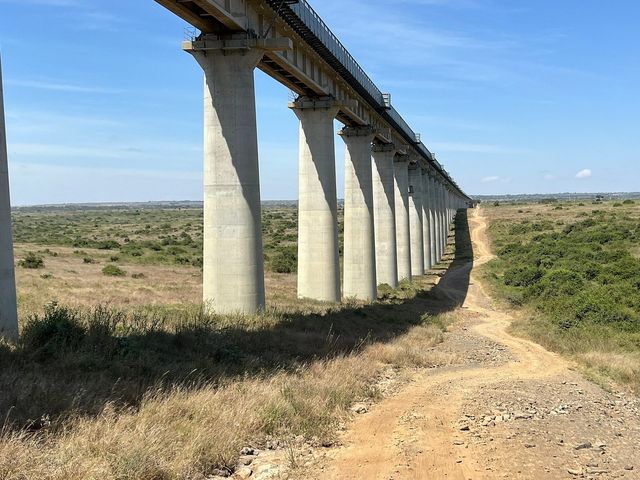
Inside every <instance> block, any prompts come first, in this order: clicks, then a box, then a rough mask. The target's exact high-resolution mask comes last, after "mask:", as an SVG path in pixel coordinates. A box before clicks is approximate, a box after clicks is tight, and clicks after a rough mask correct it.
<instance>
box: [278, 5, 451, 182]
mask: <svg viewBox="0 0 640 480" xmlns="http://www.w3.org/2000/svg"><path fill="white" fill-rule="evenodd" d="M266 1H267V3H268V4H269V5H271V7H272V8H273V9H274V10H275V11H276V12H277V13H278V14H279V15H280V16H281V17H282V18H283V19H284V20H285V21H286V22H287V24H288V25H289V26H290V27H292V28H293V29H294V30H295V31H296V33H298V34H299V35H300V36H301V37H302V38H303V39H304V40H305V41H307V42H308V43H309V45H310V46H311V47H312V48H313V49H314V50H315V51H316V52H317V53H318V54H320V56H322V57H323V58H324V60H325V61H327V63H329V64H330V65H331V66H332V67H333V68H335V69H336V71H337V72H338V73H340V74H341V75H342V77H343V78H345V80H346V81H347V82H348V83H349V84H350V85H351V86H352V87H353V88H354V89H355V90H356V91H358V93H359V94H360V95H362V97H363V98H365V99H366V100H367V101H368V102H369V103H370V104H371V106H372V107H374V108H375V109H376V110H377V111H378V112H379V113H380V115H381V116H382V117H384V118H385V119H386V120H387V121H388V122H389V123H390V124H392V125H393V126H394V127H395V128H396V130H398V132H399V133H400V134H401V135H402V136H403V137H404V139H405V140H406V141H407V142H408V143H409V144H411V145H413V146H414V148H416V150H418V152H420V154H421V155H422V156H423V157H424V158H425V159H426V160H427V161H429V162H430V163H431V164H432V165H433V166H434V167H435V168H436V169H437V170H438V171H439V172H440V173H441V174H442V175H444V176H445V178H447V180H448V181H449V182H450V183H451V184H452V185H453V186H454V187H455V188H456V189H458V190H460V188H459V187H458V185H457V184H456V183H455V182H454V181H453V179H452V178H451V177H450V176H449V175H448V173H447V172H446V171H445V170H444V169H443V168H442V166H441V165H440V164H439V163H438V162H437V161H436V160H435V157H434V156H433V155H432V153H431V152H430V151H429V150H428V149H427V147H426V146H425V145H424V144H423V143H421V142H420V140H419V136H418V135H416V133H415V132H414V131H413V130H412V129H411V127H409V124H408V123H407V122H406V121H405V120H404V119H403V118H402V116H401V115H400V114H399V113H398V111H397V110H396V109H395V108H394V107H393V106H391V105H390V101H389V97H388V96H386V95H385V94H383V93H382V92H381V91H380V89H378V87H377V86H376V84H375V83H374V82H373V80H371V78H369V76H368V75H367V74H366V72H365V71H364V70H363V68H362V67H361V66H360V65H359V64H358V62H356V60H355V59H354V58H353V56H352V55H351V54H350V53H349V51H348V50H347V49H346V48H345V46H344V45H342V43H341V42H340V40H338V37H336V36H335V34H334V33H333V32H332V31H331V29H330V28H329V27H328V26H327V24H326V23H324V21H323V20H322V18H320V15H318V14H317V13H316V11H315V10H314V9H313V7H311V5H309V3H308V2H307V1H306V0H298V1H296V0H266Z"/></svg>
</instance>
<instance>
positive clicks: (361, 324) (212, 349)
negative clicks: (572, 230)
mask: <svg viewBox="0 0 640 480" xmlns="http://www.w3.org/2000/svg"><path fill="white" fill-rule="evenodd" d="M454 247H455V248H454ZM472 260H473V251H472V246H471V237H470V232H469V226H468V222H467V211H466V210H460V211H459V212H458V215H457V217H456V228H455V234H452V235H451V236H450V238H449V248H448V250H447V254H446V255H445V257H444V259H443V262H442V263H441V264H440V265H437V266H436V267H435V268H434V270H433V272H432V273H434V274H436V275H439V276H441V277H442V278H441V281H440V283H439V284H438V285H437V286H435V287H433V277H429V276H425V277H423V278H422V279H417V280H416V282H415V284H417V285H418V287H420V288H416V285H415V284H414V285H413V286H410V287H409V288H405V291H404V292H395V294H392V295H390V296H389V297H388V298H383V299H381V301H379V302H376V303H374V304H369V305H361V306H358V305H353V306H342V307H339V308H335V309H333V310H329V311H327V312H324V313H322V314H319V313H318V314H302V313H290V312H284V313H277V312H276V313H265V314H264V315H262V316H261V317H259V318H258V319H257V320H256V321H255V322H254V323H250V322H249V323H247V324H246V326H243V327H241V328H240V327H237V326H231V327H224V326H220V325H219V324H217V323H216V318H215V317H213V318H209V319H207V321H206V322H204V324H202V323H199V322H198V321H197V320H198V319H191V320H190V321H185V322H183V323H181V324H179V325H177V326H176V325H174V326H172V327H171V328H170V329H162V328H159V327H158V326H157V325H156V326H153V325H149V324H148V322H147V323H145V326H144V327H139V326H138V327H136V324H135V319H134V320H131V319H129V320H128V321H127V322H124V321H121V320H122V318H121V317H118V316H117V315H116V316H115V317H110V316H109V315H107V318H106V320H105V319H102V320H101V321H99V322H96V321H95V319H94V321H93V323H92V320H91V319H88V320H87V319H84V320H83V325H84V327H83V328H84V330H82V329H78V328H77V325H74V323H73V322H64V321H62V322H57V323H56V322H53V323H52V324H51V325H44V326H42V331H39V332H36V333H37V334H39V335H40V336H41V337H42V338H40V339H39V340H38V341H33V339H31V340H32V341H31V342H26V341H25V342H24V344H23V345H22V346H20V347H19V348H16V349H13V350H10V349H8V348H7V347H6V346H4V347H3V346H1V345H0V416H2V418H3V419H4V418H8V419H9V421H8V424H11V425H12V426H14V427H23V426H25V425H31V428H33V429H37V428H40V426H42V425H43V424H46V418H47V417H51V418H56V417H59V416H67V415H72V414H73V415H78V414H80V415H94V414H97V413H99V412H101V411H102V410H103V408H104V407H105V405H106V404H107V403H111V404H115V405H121V406H133V407H135V406H136V405H138V404H139V403H140V402H141V400H142V399H143V398H144V395H145V394H146V393H147V392H148V391H149V390H150V389H154V390H155V391H157V390H169V389H171V388H173V387H174V386H175V385H192V386H194V387H195V386H197V385H199V384H201V382H208V383H215V384H217V383H224V382H227V381H229V380H230V379H233V378H238V377H245V376H252V377H255V376H257V377H261V376H262V377H267V376H269V375H272V374H273V373H274V372H277V371H283V370H284V371H293V370H295V369H297V368H299V367H300V366H301V365H303V364H308V363H310V362H314V361H319V360H330V359H331V358H335V357H338V356H341V355H346V354H350V353H352V352H355V351H358V350H359V349H361V348H362V347H363V346H364V345H367V344H370V343H374V342H389V341H391V340H392V339H394V338H395V337H397V336H399V335H402V334H404V333H405V332H407V331H408V330H409V329H411V328H412V327H414V326H416V325H420V324H423V323H424V321H425V320H424V318H423V317H424V314H425V313H429V314H431V315H437V314H441V313H445V312H448V311H451V310H453V309H455V308H456V307H458V306H460V305H461V304H462V303H463V302H464V299H465V297H466V294H467V289H468V286H469V275H470V271H471V265H472ZM407 290H408V291H409V293H407ZM403 295H404V296H405V297H408V298H403ZM199 320H202V318H200V319H199ZM43 418H44V420H43Z"/></svg>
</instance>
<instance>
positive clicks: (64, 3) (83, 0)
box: [0, 0, 126, 31]
mask: <svg viewBox="0 0 640 480" xmlns="http://www.w3.org/2000/svg"><path fill="white" fill-rule="evenodd" d="M0 4H13V5H20V6H23V7H44V8H56V9H61V8H64V9H65V12H64V16H65V18H68V19H69V20H71V23H70V25H71V26H72V27H73V28H75V29H78V30H106V31H112V30H114V29H115V28H116V26H117V25H119V24H121V23H123V22H125V21H126V19H125V18H123V17H119V16H117V15H115V14H112V13H108V12H106V11H105V10H104V9H102V8H99V7H96V5H95V4H92V2H89V1H87V0H0ZM98 5H99V4H98Z"/></svg>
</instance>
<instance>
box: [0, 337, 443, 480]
mask: <svg viewBox="0 0 640 480" xmlns="http://www.w3.org/2000/svg"><path fill="white" fill-rule="evenodd" d="M441 338H442V331H441V330H440V329H439V328H436V327H434V326H428V325H427V326H418V327H415V329H413V330H411V331H409V332H408V333H407V334H406V335H403V336H400V337H398V338H397V339H396V340H394V341H392V342H390V343H385V344H382V343H375V344H373V345H370V346H368V347H367V348H365V349H364V350H363V351H362V352H360V353H354V354H352V355H347V356H344V357H338V358H335V359H333V360H329V361H325V360H320V361H316V362H313V363H311V364H309V365H307V366H305V367H301V368H300V369H298V371H296V372H289V373H287V372H283V371H282V372H279V373H277V374H274V375H272V376H270V377H269V378H267V379H262V378H248V379H245V380H242V381H236V382H231V383H228V384H226V385H223V386H216V385H211V384H204V385H193V386H191V387H176V388H175V389H173V390H172V391H170V392H168V393H167V392H161V391H155V392H154V391H151V392H149V393H147V394H146V395H145V397H144V399H143V401H142V402H141V404H140V406H139V407H138V408H136V409H133V408H131V409H126V410H121V409H116V408H115V407H113V406H112V405H106V406H105V408H104V409H103V411H102V412H100V414H99V415H97V416H95V417H81V416H78V417H76V418H71V419H69V420H67V421H65V422H64V424H63V425H60V426H58V429H56V430H54V431H51V432H47V431H46V430H45V431H44V432H39V433H37V434H28V433H25V432H24V431H18V432H15V431H11V430H7V431H6V432H5V433H4V434H3V435H2V440H1V441H0V478H2V479H6V480H14V479H31V478H38V479H47V480H75V479H77V480H80V479H96V480H98V479H100V480H105V479H131V480H133V479H136V480H146V479H148V480H152V479H154V480H155V479H173V478H175V479H178V478H190V479H198V478H206V474H207V472H211V471H212V470H213V468H215V467H220V466H225V465H226V466H232V465H233V464H234V462H235V459H236V458H237V456H238V452H239V451H240V449H241V448H242V447H243V446H244V445H246V444H248V443H253V444H255V443H260V441H261V440H262V439H263V438H264V436H265V435H275V436H284V437H286V436H287V435H304V436H306V437H309V435H312V436H314V437H318V438H319V440H322V441H323V442H326V441H330V440H331V439H332V438H333V435H334V431H335V427H336V425H337V424H338V423H340V422H341V421H344V420H345V419H347V417H348V415H349V413H348V408H349V406H350V405H351V403H352V402H354V401H356V400H366V399H370V398H372V397H375V396H376V392H375V381H376V379H377V376H378V375H379V374H380V373H381V372H382V371H383V369H384V368H385V366H387V365H390V364H391V365H393V366H405V367H424V366H428V365H433V364H434V363H438V364H441V363H442V362H443V359H442V358H440V357H434V356H433V354H432V353H430V351H429V347H431V346H433V345H435V344H437V343H438V342H439V341H441Z"/></svg>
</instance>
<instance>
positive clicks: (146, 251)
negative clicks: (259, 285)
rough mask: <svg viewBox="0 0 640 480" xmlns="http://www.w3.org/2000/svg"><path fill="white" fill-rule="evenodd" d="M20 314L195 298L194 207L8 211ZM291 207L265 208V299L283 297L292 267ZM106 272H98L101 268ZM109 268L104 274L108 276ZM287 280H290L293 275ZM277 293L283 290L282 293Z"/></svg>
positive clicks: (197, 231)
mask: <svg viewBox="0 0 640 480" xmlns="http://www.w3.org/2000/svg"><path fill="white" fill-rule="evenodd" d="M13 226H14V241H15V244H16V246H15V253H16V258H17V259H18V261H19V262H24V260H25V259H26V260H30V262H28V263H27V265H25V266H32V267H35V268H20V267H19V268H18V269H17V271H16V274H17V282H18V287H19V288H18V290H19V292H18V293H19V304H20V313H21V316H23V317H24V316H26V315H28V314H31V313H35V312H40V311H41V310H42V306H43V305H45V304H46V303H48V302H51V301H58V302H60V303H61V304H64V305H93V304H95V303H96V296H95V293H96V292H99V293H100V295H99V297H97V298H99V301H100V302H101V303H108V304H111V305H117V306H120V307H129V306H131V307H136V308H137V307H141V306H145V307H149V306H162V307H163V308H166V307H169V306H172V305H175V306H179V305H184V304H185V303H189V304H194V303H198V302H199V301H200V299H201V296H202V289H201V283H202V229H203V227H202V209H201V208H197V207H186V206H182V207H173V208H168V207H147V208H141V207H127V206H122V207H111V208H107V207H93V208H86V207H84V208H80V207H73V206H68V207H29V208H20V209H18V210H17V211H16V212H15V213H14V215H13ZM296 232H297V214H296V210H295V208H292V207H285V206H271V207H269V206H268V207H265V208H264V210H263V235H264V257H265V269H266V270H267V272H268V276H267V282H268V284H269V285H268V287H269V288H268V290H269V295H270V300H271V301H275V302H283V301H284V300H285V297H286V294H285V293H284V291H290V290H291V287H292V284H291V280H292V279H291V278H290V275H286V276H280V275H278V274H289V273H293V272H295V271H296V266H297V247H296V240H297V238H296V235H297V234H296ZM105 269H106V270H105ZM109 273H111V274H110V275H109ZM293 280H295V279H293ZM283 290H284V291H283Z"/></svg>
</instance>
